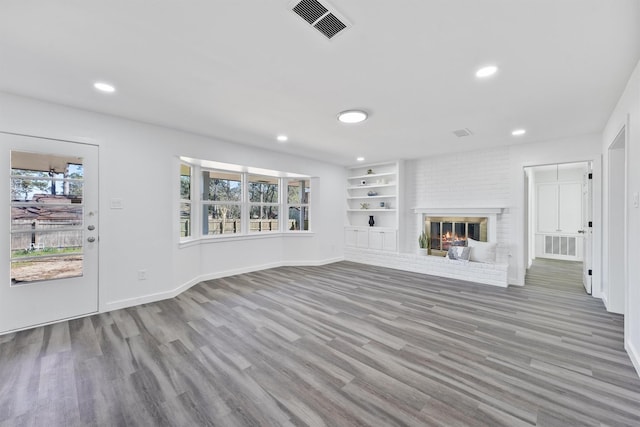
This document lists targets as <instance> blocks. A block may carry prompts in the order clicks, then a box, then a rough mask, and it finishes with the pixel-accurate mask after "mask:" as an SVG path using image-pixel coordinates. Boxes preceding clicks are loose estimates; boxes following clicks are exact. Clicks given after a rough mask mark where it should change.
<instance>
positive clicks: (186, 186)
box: [180, 164, 191, 200]
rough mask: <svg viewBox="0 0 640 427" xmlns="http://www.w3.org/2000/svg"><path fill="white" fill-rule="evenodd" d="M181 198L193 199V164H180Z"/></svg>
mask: <svg viewBox="0 0 640 427" xmlns="http://www.w3.org/2000/svg"><path fill="white" fill-rule="evenodd" d="M180 198H181V199H182V200H191V166H189V165H184V164H183V165H180Z"/></svg>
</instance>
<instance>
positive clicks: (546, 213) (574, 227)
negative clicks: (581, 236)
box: [536, 182, 582, 234]
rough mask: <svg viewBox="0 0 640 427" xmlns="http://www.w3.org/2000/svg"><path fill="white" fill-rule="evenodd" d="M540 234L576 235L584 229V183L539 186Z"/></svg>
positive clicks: (538, 211)
mask: <svg viewBox="0 0 640 427" xmlns="http://www.w3.org/2000/svg"><path fill="white" fill-rule="evenodd" d="M537 187H538V188H537V200H536V205H537V217H538V227H537V228H538V230H537V231H538V233H565V234H566V233H570V234H575V233H577V232H578V230H580V229H582V183H579V182H561V183H543V184H538V186H537Z"/></svg>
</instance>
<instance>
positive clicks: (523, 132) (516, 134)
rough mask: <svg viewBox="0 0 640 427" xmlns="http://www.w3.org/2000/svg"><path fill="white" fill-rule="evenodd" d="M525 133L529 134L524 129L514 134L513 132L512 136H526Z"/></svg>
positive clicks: (517, 130)
mask: <svg viewBox="0 0 640 427" xmlns="http://www.w3.org/2000/svg"><path fill="white" fill-rule="evenodd" d="M525 133H527V131H526V130H524V129H516V130H514V131H513V132H511V135H513V136H520V135H524V134H525Z"/></svg>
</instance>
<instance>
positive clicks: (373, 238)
mask: <svg viewBox="0 0 640 427" xmlns="http://www.w3.org/2000/svg"><path fill="white" fill-rule="evenodd" d="M383 242H384V232H383V231H380V230H370V231H369V248H370V249H377V250H379V251H381V250H382V248H383V246H384V243H383Z"/></svg>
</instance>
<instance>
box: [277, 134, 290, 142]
mask: <svg viewBox="0 0 640 427" xmlns="http://www.w3.org/2000/svg"><path fill="white" fill-rule="evenodd" d="M276 139H277V140H278V142H287V141H288V140H289V137H288V136H287V135H278V136H277V137H276Z"/></svg>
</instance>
